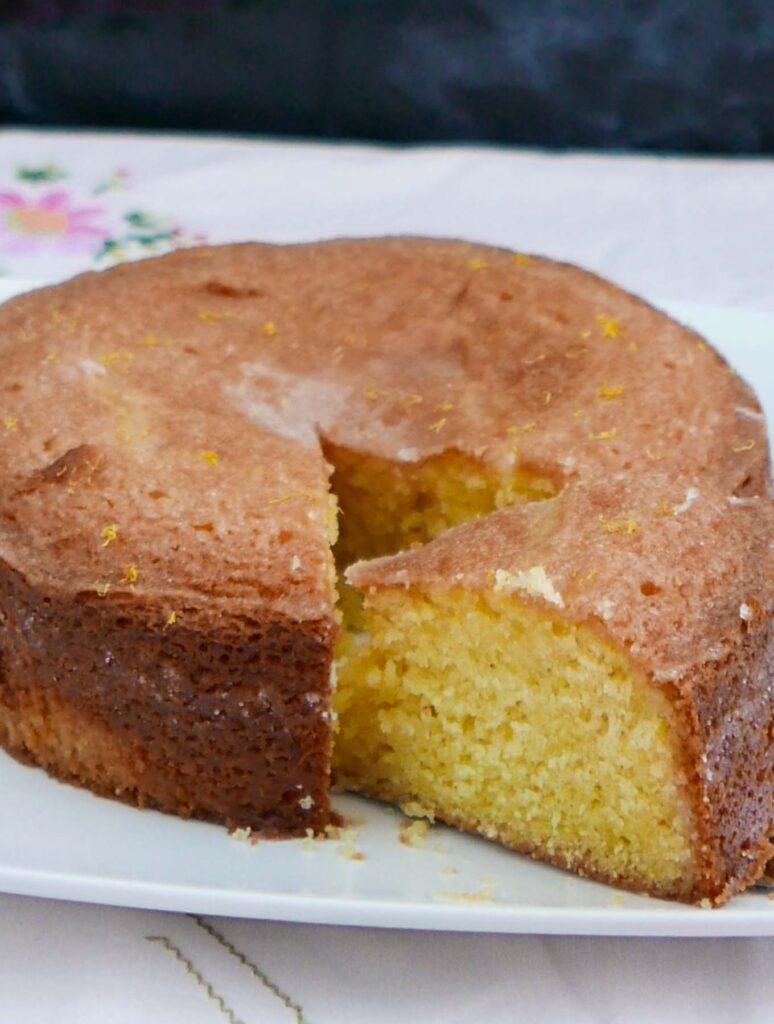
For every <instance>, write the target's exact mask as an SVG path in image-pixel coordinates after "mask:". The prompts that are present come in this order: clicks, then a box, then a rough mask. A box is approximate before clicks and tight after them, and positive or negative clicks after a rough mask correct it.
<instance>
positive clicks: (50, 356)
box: [46, 351, 59, 365]
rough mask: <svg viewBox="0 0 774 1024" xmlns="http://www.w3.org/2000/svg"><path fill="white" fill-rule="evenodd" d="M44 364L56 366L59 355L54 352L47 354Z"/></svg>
mask: <svg viewBox="0 0 774 1024" xmlns="http://www.w3.org/2000/svg"><path fill="white" fill-rule="evenodd" d="M46 362H47V363H51V364H52V365H56V363H58V362H59V355H58V354H57V353H56V352H53V351H52V352H49V353H48V355H47V356H46Z"/></svg>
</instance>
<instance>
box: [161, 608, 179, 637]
mask: <svg viewBox="0 0 774 1024" xmlns="http://www.w3.org/2000/svg"><path fill="white" fill-rule="evenodd" d="M176 622H177V612H170V613H169V615H167V618H166V621H165V623H164V632H165V633H166V631H167V630H168V629H169V627H170V626H174V625H175V623H176Z"/></svg>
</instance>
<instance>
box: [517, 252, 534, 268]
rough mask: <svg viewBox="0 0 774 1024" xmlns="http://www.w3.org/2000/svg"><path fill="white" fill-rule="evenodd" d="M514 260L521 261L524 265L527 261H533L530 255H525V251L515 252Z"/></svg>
mask: <svg viewBox="0 0 774 1024" xmlns="http://www.w3.org/2000/svg"><path fill="white" fill-rule="evenodd" d="M513 262H514V263H520V264H521V265H522V266H523V265H524V264H525V263H531V262H532V260H531V258H530V257H529V256H527V255H525V254H524V253H523V252H517V253H514V255H513Z"/></svg>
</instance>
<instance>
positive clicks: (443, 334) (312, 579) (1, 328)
mask: <svg viewBox="0 0 774 1024" xmlns="http://www.w3.org/2000/svg"><path fill="white" fill-rule="evenodd" d="M0 351H1V352H2V360H3V367H4V374H3V408H2V410H1V414H2V419H3V424H2V426H1V428H0V469H1V470H2V472H1V475H0V479H2V484H0V514H1V516H2V519H1V520H0V612H1V613H2V616H3V622H4V630H3V633H2V641H1V642H0V670H1V673H2V674H1V677H0V679H1V687H0V741H1V742H2V744H3V746H4V747H5V748H6V749H7V750H8V751H9V752H11V753H12V754H14V755H15V756H17V757H19V758H23V759H26V760H29V761H32V762H33V763H36V764H39V765H42V766H43V767H45V768H46V769H47V770H48V771H50V772H51V773H52V774H54V775H56V776H58V777H59V778H62V779H66V780H69V781H73V782H76V783H79V784H82V785H85V786H88V787H89V788H90V789H92V790H94V791H95V792H98V793H102V794H105V795H111V796H117V797H119V798H121V799H124V800H128V801H131V802H133V803H136V804H139V805H141V806H143V805H147V806H152V807H157V808H160V809H162V810H166V811H170V812H173V813H177V814H181V815H186V816H188V815H193V816H196V817H200V818H204V819H208V820H213V821H220V822H224V823H226V824H228V825H229V826H232V827H235V826H239V827H249V828H252V829H253V830H255V831H257V832H260V833H261V834H263V835H274V836H292V835H303V834H304V833H305V832H306V831H307V830H308V829H312V830H313V831H315V832H318V831H320V830H322V829H324V828H325V826H326V824H327V823H328V822H329V821H330V814H331V811H330V803H329V784H330V779H331V765H332V759H333V766H334V771H335V774H336V777H337V779H338V781H340V782H341V783H342V784H343V785H345V786H347V787H348V788H352V789H355V790H359V791H361V792H364V793H367V794H370V795H373V796H376V797H378V798H381V799H386V800H390V801H393V802H395V803H398V804H400V805H401V806H403V807H404V808H407V809H408V810H409V812H412V813H417V814H424V815H426V816H428V817H431V818H435V819H438V820H442V821H446V822H449V823H451V824H454V825H456V826H458V827H460V828H463V829H467V830H471V831H476V832H479V833H482V834H483V835H486V836H489V837H491V838H496V839H499V840H500V841H501V842H504V843H506V844H507V845H510V846H512V847H514V848H516V849H518V850H521V851H524V852H527V853H530V854H532V855H533V856H537V857H541V858H543V859H546V860H549V861H551V862H552V863H555V864H557V865H560V866H563V867H568V868H571V869H572V870H575V871H578V872H580V873H584V874H588V875H591V876H593V877H596V878H600V879H604V880H607V881H609V882H611V883H613V884H616V885H620V886H624V887H627V888H631V889H635V890H638V891H645V892H651V893H654V894H658V895H663V896H668V897H673V898H678V899H684V900H690V901H701V900H709V901H711V902H713V903H720V902H723V901H724V900H725V899H727V898H728V897H729V896H730V895H732V894H733V893H734V892H735V891H738V890H740V889H742V888H744V887H745V886H747V885H749V884H751V883H752V882H753V881H755V880H756V879H757V878H759V877H760V876H761V874H762V872H763V870H764V866H765V863H766V860H767V858H768V856H769V855H770V853H771V847H770V844H769V838H768V837H769V835H770V834H771V832H772V830H773V829H772V825H773V822H774V812H773V807H774V742H773V741H772V735H773V733H774V698H773V697H772V677H773V675H774V635H773V630H772V612H773V609H772V589H773V588H772V579H773V578H774V567H773V556H772V539H773V538H774V525H773V524H774V513H773V512H772V501H771V495H770V469H769V456H768V446H767V439H766V432H765V426H764V422H763V415H762V413H761V409H760V407H759V405H758V402H757V401H756V399H755V397H754V395H753V394H752V392H751V391H750V389H749V388H748V387H747V386H746V385H745V384H744V383H743V382H742V381H741V380H740V379H739V378H738V377H737V376H736V375H735V374H734V373H733V372H732V371H731V369H730V368H729V367H728V365H727V364H726V363H725V362H724V360H723V359H722V358H721V357H720V356H719V355H718V354H717V353H716V352H714V351H713V350H712V348H711V347H710V346H709V345H708V344H707V343H706V342H705V341H703V340H702V339H701V338H700V337H698V336H697V335H696V334H694V333H693V332H692V331H690V330H688V329H686V328H685V327H682V326H680V325H679V324H677V323H675V322H674V321H672V320H670V319H668V318H667V317H665V316H664V315H663V314H661V313H659V312H658V311H656V310H654V309H652V308H651V307H649V306H648V305H646V304H645V303H643V302H641V301H640V300H638V299H636V298H635V297H633V296H632V295H630V294H628V293H626V292H624V291H622V290H621V289H619V288H616V287H615V286H613V285H612V284H609V283H607V282H605V281H603V280H601V279H599V278H598V277H595V276H594V275H592V274H589V273H587V272H585V271H582V270H580V269H577V268H574V267H571V266H567V265H561V264H557V263H555V262H552V261H549V260H545V259H540V258H537V257H531V256H529V257H528V256H524V255H521V254H518V253H513V252H508V251H503V250H499V249H492V248H489V247H484V246H480V245H472V244H468V243H464V242H452V241H438V240H431V239H421V238H395V239H375V240H344V241H335V242H326V243H318V244H309V245H296V246H270V245H258V244H245V245H234V246H224V247H214V248H204V249H192V250H187V251H181V252H177V253H174V254H172V255H169V256H165V257H162V258H158V259H153V260H147V261H143V262H140V263H136V264H131V265H126V266H122V267H120V268H117V269H114V270H110V271H105V272H103V273H99V274H86V275H83V276H82V277H79V278H76V279H75V280H73V281H70V282H68V283H66V284H63V285H60V286H57V287H53V288H47V289H43V290H41V291H38V292H33V293H31V294H28V295H25V296H22V297H20V298H17V299H15V300H13V301H11V302H9V303H7V304H6V305H4V306H3V307H2V308H1V309H0ZM345 573H346V576H345ZM337 577H338V584H337ZM345 580H346V582H345ZM336 669H338V686H337V687H336V688H335V693H334V681H335V676H336ZM337 718H338V722H337V721H336V719H337ZM334 739H335V751H334Z"/></svg>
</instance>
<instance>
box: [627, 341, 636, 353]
mask: <svg viewBox="0 0 774 1024" xmlns="http://www.w3.org/2000/svg"><path fill="white" fill-rule="evenodd" d="M629 351H630V352H631V354H632V355H635V354H636V352H637V342H636V341H630V342H629Z"/></svg>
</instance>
